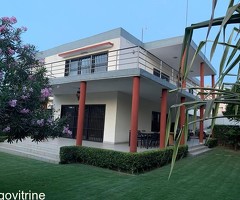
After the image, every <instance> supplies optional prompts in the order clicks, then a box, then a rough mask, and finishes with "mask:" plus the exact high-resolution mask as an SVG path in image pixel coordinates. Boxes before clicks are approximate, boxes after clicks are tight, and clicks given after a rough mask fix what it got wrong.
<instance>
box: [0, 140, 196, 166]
mask: <svg viewBox="0 0 240 200" xmlns="http://www.w3.org/2000/svg"><path fill="white" fill-rule="evenodd" d="M75 143H76V140H75V139H68V138H56V139H48V140H47V141H44V142H39V143H36V142H32V141H31V139H29V138H27V139H25V140H23V141H22V142H17V143H16V142H14V143H12V144H9V143H7V142H4V143H0V151H2V152H6V153H11V154H15V155H20V156H25V157H29V158H33V159H37V160H42V161H46V162H51V163H59V150H60V147H62V146H71V145H75ZM197 145H199V141H198V139H191V140H190V141H188V146H189V147H190V148H191V147H193V146H197ZM83 146H88V147H95V148H101V149H110V150H115V151H122V152H129V146H128V143H122V144H111V143H99V142H90V141H83ZM152 149H156V148H148V149H146V148H140V147H138V148H137V151H138V152H143V151H149V150H152Z"/></svg>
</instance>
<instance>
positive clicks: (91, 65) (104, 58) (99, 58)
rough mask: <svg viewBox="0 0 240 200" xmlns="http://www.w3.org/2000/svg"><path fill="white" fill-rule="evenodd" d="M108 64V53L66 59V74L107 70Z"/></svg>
mask: <svg viewBox="0 0 240 200" xmlns="http://www.w3.org/2000/svg"><path fill="white" fill-rule="evenodd" d="M107 65H108V54H107V53H103V54H97V55H91V56H87V57H82V58H75V59H70V60H66V63H65V76H69V75H77V74H89V73H97V72H105V71H107Z"/></svg>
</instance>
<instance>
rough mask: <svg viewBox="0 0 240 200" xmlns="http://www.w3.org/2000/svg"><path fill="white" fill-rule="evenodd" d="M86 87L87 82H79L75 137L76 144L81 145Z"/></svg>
mask: <svg viewBox="0 0 240 200" xmlns="http://www.w3.org/2000/svg"><path fill="white" fill-rule="evenodd" d="M86 88H87V83H86V82H85V81H82V82H81V83H80V98H79V107H78V123H77V139H76V145H77V146H82V138H83V128H84V114H85V99H86Z"/></svg>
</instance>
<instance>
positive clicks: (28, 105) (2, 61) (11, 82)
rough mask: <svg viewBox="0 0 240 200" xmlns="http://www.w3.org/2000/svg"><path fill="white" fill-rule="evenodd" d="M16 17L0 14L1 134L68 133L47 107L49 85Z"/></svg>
mask: <svg viewBox="0 0 240 200" xmlns="http://www.w3.org/2000/svg"><path fill="white" fill-rule="evenodd" d="M16 22H17V20H16V18H15V17H10V18H9V17H2V18H0V134H4V135H5V136H7V139H8V142H13V141H18V140H22V139H24V138H26V137H31V138H32V140H33V141H37V142H39V141H42V140H45V139H46V138H48V137H53V138H54V137H57V136H60V135H61V134H63V133H64V134H71V132H70V131H69V129H68V126H67V125H65V122H64V120H63V119H55V120H54V119H53V116H52V112H50V111H49V110H47V109H46V107H47V106H46V105H47V102H48V98H49V97H50V96H51V92H52V90H51V86H50V85H49V80H48V78H47V76H46V69H45V68H44V66H43V64H44V63H43V62H42V61H39V60H38V59H37V58H36V53H37V51H36V49H35V47H34V46H33V45H29V44H23V42H22V40H21V34H22V33H24V32H25V31H27V28H26V27H21V28H16V27H15V24H16Z"/></svg>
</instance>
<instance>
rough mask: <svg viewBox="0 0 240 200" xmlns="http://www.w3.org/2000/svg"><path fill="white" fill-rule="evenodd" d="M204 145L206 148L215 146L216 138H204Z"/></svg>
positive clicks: (216, 143)
mask: <svg viewBox="0 0 240 200" xmlns="http://www.w3.org/2000/svg"><path fill="white" fill-rule="evenodd" d="M205 145H206V146H207V147H208V148H213V147H216V146H217V145H218V139H216V138H209V139H207V140H206V143H205Z"/></svg>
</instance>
